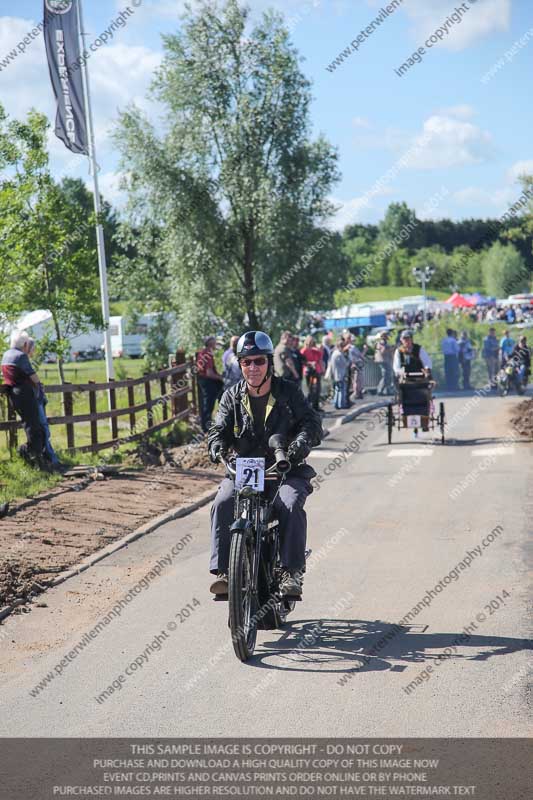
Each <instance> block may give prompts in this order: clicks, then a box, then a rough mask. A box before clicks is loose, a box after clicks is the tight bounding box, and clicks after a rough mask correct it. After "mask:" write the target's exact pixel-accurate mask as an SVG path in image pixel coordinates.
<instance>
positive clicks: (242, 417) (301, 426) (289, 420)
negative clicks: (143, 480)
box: [207, 377, 324, 479]
mask: <svg viewBox="0 0 533 800" xmlns="http://www.w3.org/2000/svg"><path fill="white" fill-rule="evenodd" d="M274 433H277V434H282V435H283V436H285V437H286V439H287V444H290V442H293V441H295V440H296V441H297V442H298V443H302V444H303V445H304V446H305V449H306V450H307V451H308V452H309V451H310V450H311V448H312V447H316V446H317V445H319V444H320V442H321V441H322V439H323V437H324V432H323V430H322V423H321V420H320V415H319V414H318V413H317V412H316V411H315V410H314V409H313V408H311V406H310V405H309V403H308V402H307V400H306V398H305V397H304V395H303V393H302V390H301V389H300V387H299V386H297V385H296V384H295V383H293V382H291V381H287V380H285V379H283V378H277V377H272V384H271V390H270V396H269V398H268V404H267V407H266V412H265V426H264V432H263V434H262V436H261V438H259V437H258V436H257V434H256V432H255V430H254V424H253V415H252V410H251V406H250V399H249V396H248V393H247V390H246V381H244V380H242V381H239V383H236V384H235V385H234V386H231V387H230V388H229V389H226V391H225V392H224V394H223V395H222V398H221V400H220V405H219V407H218V412H217V415H216V418H215V421H214V423H213V425H212V426H211V428H210V429H209V432H208V435H207V442H208V448H209V452H210V453H211V452H212V449H213V447H214V445H217V444H218V445H221V446H222V447H223V448H224V449H232V450H235V452H236V453H237V455H238V456H240V457H257V458H263V457H264V458H266V466H267V467H268V466H270V465H271V464H273V463H274V456H273V453H272V451H271V450H270V449H269V447H268V440H269V438H270V437H271V436H272V434H274ZM291 474H292V475H295V476H301V477H303V478H309V479H310V478H312V477H314V476H315V474H316V473H315V471H314V470H313V469H312V467H310V466H309V465H307V464H305V463H303V464H301V465H298V466H295V467H293V469H292V470H291Z"/></svg>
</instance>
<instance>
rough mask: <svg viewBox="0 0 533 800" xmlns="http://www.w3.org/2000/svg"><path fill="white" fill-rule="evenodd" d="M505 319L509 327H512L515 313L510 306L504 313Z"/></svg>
mask: <svg viewBox="0 0 533 800" xmlns="http://www.w3.org/2000/svg"><path fill="white" fill-rule="evenodd" d="M505 319H506V320H507V322H508V323H509V325H514V323H515V322H516V311H515V310H514V308H513V307H512V306H509V308H508V309H507V311H506V312H505Z"/></svg>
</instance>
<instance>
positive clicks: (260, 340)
mask: <svg viewBox="0 0 533 800" xmlns="http://www.w3.org/2000/svg"><path fill="white" fill-rule="evenodd" d="M236 354H237V358H246V356H271V355H273V354H274V345H273V344H272V339H271V338H270V336H268V335H267V334H266V333H263V331H247V332H246V333H243V335H242V336H241V338H240V339H239V341H238V342H237V350H236Z"/></svg>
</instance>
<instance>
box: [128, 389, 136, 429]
mask: <svg viewBox="0 0 533 800" xmlns="http://www.w3.org/2000/svg"><path fill="white" fill-rule="evenodd" d="M128 405H129V407H130V409H131V408H133V406H134V405H135V387H134V386H130V385H128ZM130 433H135V411H130Z"/></svg>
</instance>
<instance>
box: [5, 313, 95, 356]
mask: <svg viewBox="0 0 533 800" xmlns="http://www.w3.org/2000/svg"><path fill="white" fill-rule="evenodd" d="M3 328H4V331H5V332H6V333H7V334H8V336H9V335H10V334H11V333H12V332H13V331H15V330H17V331H27V333H28V334H29V335H30V336H32V337H33V338H34V339H36V340H39V339H40V338H42V337H43V336H45V334H47V333H53V331H54V329H53V325H52V314H51V313H50V311H46V310H45V309H37V310H36V311H29V312H28V313H27V314H23V315H22V316H21V317H19V319H18V320H17V321H16V322H14V323H12V324H6V325H4V326H3ZM103 343H104V333H103V331H98V330H91V331H88V332H87V333H79V334H77V335H75V336H71V337H70V339H69V344H70V352H71V354H72V353H79V352H81V351H83V350H90V349H92V348H94V347H101V346H102V345H103Z"/></svg>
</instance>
